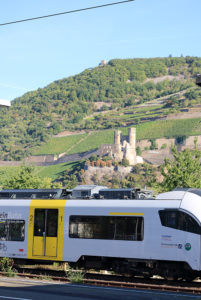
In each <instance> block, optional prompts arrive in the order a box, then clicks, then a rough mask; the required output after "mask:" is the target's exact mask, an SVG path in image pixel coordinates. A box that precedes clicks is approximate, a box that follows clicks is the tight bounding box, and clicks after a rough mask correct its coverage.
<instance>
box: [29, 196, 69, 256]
mask: <svg viewBox="0 0 201 300" xmlns="http://www.w3.org/2000/svg"><path fill="white" fill-rule="evenodd" d="M66 201H67V200H52V199H51V200H34V199H33V200H32V201H31V204H30V208H29V228H28V247H27V248H28V251H27V258H29V259H39V260H40V259H42V260H54V261H56V260H58V261H62V259H63V235H64V208H65V205H66ZM35 209H58V237H57V241H56V245H57V251H56V256H54V257H51V256H48V255H47V254H46V255H36V254H35V255H33V254H34V247H35V246H34V214H35ZM36 242H37V239H36ZM39 250H40V249H39ZM39 252H40V251H39Z"/></svg>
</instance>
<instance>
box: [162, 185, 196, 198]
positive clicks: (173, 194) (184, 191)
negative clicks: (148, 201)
mask: <svg viewBox="0 0 201 300" xmlns="http://www.w3.org/2000/svg"><path fill="white" fill-rule="evenodd" d="M188 194H194V195H197V196H199V197H201V189H194V188H176V189H174V190H172V191H170V192H166V193H161V194H159V195H158V196H157V197H156V199H157V200H158V199H161V200H183V199H184V197H185V196H186V195H188ZM200 200H201V199H200Z"/></svg>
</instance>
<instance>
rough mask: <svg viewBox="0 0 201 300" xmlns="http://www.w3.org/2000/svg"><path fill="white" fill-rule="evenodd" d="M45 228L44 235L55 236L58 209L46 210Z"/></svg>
mask: <svg viewBox="0 0 201 300" xmlns="http://www.w3.org/2000/svg"><path fill="white" fill-rule="evenodd" d="M46 222H47V228H46V231H47V233H46V236H48V237H56V236H57V227H58V209H48V210H47V220H46Z"/></svg>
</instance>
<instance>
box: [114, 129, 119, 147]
mask: <svg viewBox="0 0 201 300" xmlns="http://www.w3.org/2000/svg"><path fill="white" fill-rule="evenodd" d="M114 144H115V145H120V144H121V131H120V130H115V132H114Z"/></svg>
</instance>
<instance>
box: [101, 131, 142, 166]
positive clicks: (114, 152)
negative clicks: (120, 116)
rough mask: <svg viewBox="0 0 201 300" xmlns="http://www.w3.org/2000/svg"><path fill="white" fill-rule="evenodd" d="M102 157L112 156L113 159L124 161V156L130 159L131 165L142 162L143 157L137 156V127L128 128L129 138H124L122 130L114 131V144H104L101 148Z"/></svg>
mask: <svg viewBox="0 0 201 300" xmlns="http://www.w3.org/2000/svg"><path fill="white" fill-rule="evenodd" d="M99 155H100V157H103V156H106V155H108V156H110V157H111V158H112V159H114V160H117V161H122V159H123V158H125V159H127V160H128V161H129V164H130V165H136V164H137V163H142V162H143V160H142V158H141V157H138V156H136V128H129V129H128V138H126V139H124V140H122V137H121V131H120V130H116V131H115V132H114V144H113V145H110V144H102V145H101V146H100V148H99Z"/></svg>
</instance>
